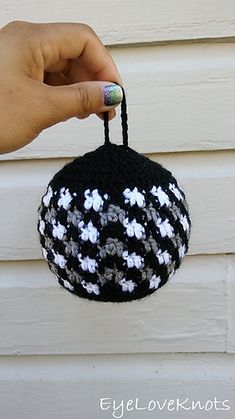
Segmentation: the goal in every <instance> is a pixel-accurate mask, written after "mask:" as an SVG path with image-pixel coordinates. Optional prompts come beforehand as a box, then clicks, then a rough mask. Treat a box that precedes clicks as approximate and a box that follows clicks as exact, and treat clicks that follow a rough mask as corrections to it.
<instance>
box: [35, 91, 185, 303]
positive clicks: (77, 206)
mask: <svg viewBox="0 0 235 419" xmlns="http://www.w3.org/2000/svg"><path fill="white" fill-rule="evenodd" d="M121 118H122V134H123V144H121V145H116V144H113V143H111V142H110V139H109V127H108V118H107V114H106V113H104V127H105V143H104V145H102V146H100V147H98V148H97V149H96V150H94V151H92V152H88V153H86V154H85V155H83V156H82V157H78V158H76V159H75V160H74V161H72V162H71V163H69V164H67V165H65V166H64V167H63V168H62V169H61V170H60V171H59V172H58V173H57V174H56V175H55V176H54V177H53V179H52V180H51V181H50V183H49V185H48V187H47V191H46V193H45V195H44V196H43V198H42V201H41V205H40V207H39V219H38V231H39V235H40V242H41V246H42V252H43V255H44V257H45V258H46V260H47V262H48V264H49V268H50V270H51V271H52V272H53V273H54V274H55V275H56V276H57V278H58V282H59V283H60V285H61V286H62V287H64V288H65V289H67V290H68V291H70V292H71V293H74V294H76V295H78V296H79V297H83V298H87V299H90V300H99V301H112V302H115V301H116V302H123V301H131V300H135V299H140V298H142V297H145V296H147V295H149V294H152V293H153V292H155V291H156V290H157V289H159V288H161V287H162V286H163V285H164V284H166V282H167V281H168V279H169V278H170V277H172V275H173V274H174V273H175V271H176V270H177V269H178V268H179V266H180V264H181V262H182V259H183V257H184V256H185V254H186V253H187V251H188V242H189V237H190V232H191V220H190V216H189V209H188V204H187V201H186V198H185V194H184V192H183V190H182V189H181V188H180V186H179V184H178V183H177V181H176V179H175V178H174V177H173V175H172V174H171V172H170V171H169V170H167V169H166V168H164V167H163V166H162V165H160V164H159V163H156V162H153V161H151V160H150V159H149V158H147V157H145V156H144V155H141V154H139V153H137V152H136V151H134V150H133V149H132V148H130V147H129V146H128V137H127V113H126V99H125V93H124V91H123V101H122V104H121Z"/></svg>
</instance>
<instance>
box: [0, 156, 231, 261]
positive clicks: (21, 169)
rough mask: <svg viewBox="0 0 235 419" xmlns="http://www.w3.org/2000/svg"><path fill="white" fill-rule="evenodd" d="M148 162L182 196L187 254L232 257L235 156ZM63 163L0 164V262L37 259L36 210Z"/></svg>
mask: <svg viewBox="0 0 235 419" xmlns="http://www.w3.org/2000/svg"><path fill="white" fill-rule="evenodd" d="M151 158H152V159H153V160H156V161H159V162H160V163H162V164H163V165H164V166H165V167H167V168H168V169H169V170H171V171H172V173H173V174H174V175H175V176H176V177H177V179H178V181H179V184H180V185H181V187H183V189H184V190H185V193H186V194H187V199H188V202H189V205H190V213H191V217H192V222H193V227H192V236H191V241H190V250H189V252H190V254H202V253H225V252H226V253H227V252H234V251H235V227H234V224H235V217H234V206H235V189H234V182H235V165H234V162H235V151H234V152H233V151H231V152H220V153H218V152H214V153H212V152H211V153H188V154H187V153H184V154H174V155H171V154H170V155H167V154H166V155H151ZM65 162H68V160H42V161H40V160H37V161H35V162H33V161H25V162H24V161H17V162H4V163H3V162H2V164H1V165H0V194H1V195H0V196H1V206H0V231H1V235H0V249H1V251H0V260H20V259H39V258H41V257H42V255H41V249H40V246H39V237H38V233H37V228H36V225H37V208H38V206H39V203H40V199H41V196H42V195H43V193H45V190H46V185H47V184H48V182H49V180H50V179H51V178H52V176H53V175H54V174H55V173H56V172H57V171H58V170H59V168H61V167H62V166H63V164H64V163H65ZM225 209H226V210H225ZM218 237H219V240H218Z"/></svg>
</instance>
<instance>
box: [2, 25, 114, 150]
mask: <svg viewBox="0 0 235 419" xmlns="http://www.w3.org/2000/svg"><path fill="white" fill-rule="evenodd" d="M0 80H1V83H0V97H1V101H0V114H1V118H0V153H1V154H2V153H8V152H11V151H15V150H17V149H19V148H21V147H23V146H25V145H26V144H28V143H30V142H31V141H33V140H34V139H35V138H36V137H37V136H38V135H39V134H40V133H41V131H43V130H44V129H45V128H48V127H50V126H52V125H54V124H57V123H58V122H62V121H66V120H67V119H69V118H72V117H77V118H79V119H83V118H87V117H88V116H89V115H90V114H93V113H96V114H97V115H98V116H99V117H100V118H101V119H102V118H103V116H102V115H103V114H102V113H103V112H104V111H108V114H109V119H113V118H114V117H115V109H114V107H115V106H117V105H115V106H105V105H104V97H103V88H104V86H107V85H110V84H113V83H118V84H120V85H122V80H121V77H120V75H119V73H118V70H117V68H116V65H115V63H114V61H113V59H112V58H111V56H110V55H109V53H108V51H107V49H106V48H105V47H104V45H103V44H102V42H101V41H100V39H99V38H98V36H97V35H96V34H95V32H94V31H93V29H92V28H90V27H89V26H88V25H85V24H82V23H30V22H21V21H14V22H10V23H9V24H7V25H6V26H4V27H3V28H2V29H0Z"/></svg>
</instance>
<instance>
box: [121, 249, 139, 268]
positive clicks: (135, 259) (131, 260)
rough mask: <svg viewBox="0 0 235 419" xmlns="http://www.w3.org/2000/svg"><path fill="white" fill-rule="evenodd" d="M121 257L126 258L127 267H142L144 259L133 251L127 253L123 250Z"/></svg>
mask: <svg viewBox="0 0 235 419" xmlns="http://www.w3.org/2000/svg"><path fill="white" fill-rule="evenodd" d="M122 257H123V259H124V260H126V262H127V266H128V268H134V267H136V268H138V269H139V268H142V267H143V261H144V259H143V258H142V257H141V256H139V255H137V254H136V253H135V252H133V253H131V254H130V255H129V254H128V251H127V250H125V251H124V252H123V254H122Z"/></svg>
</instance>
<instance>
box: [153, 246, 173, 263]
mask: <svg viewBox="0 0 235 419" xmlns="http://www.w3.org/2000/svg"><path fill="white" fill-rule="evenodd" d="M156 256H157V258H158V261H159V264H160V265H163V264H164V265H169V263H170V262H171V255H170V254H169V253H168V251H167V250H165V251H164V252H163V251H162V250H161V249H159V250H158V251H157V254H156Z"/></svg>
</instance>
